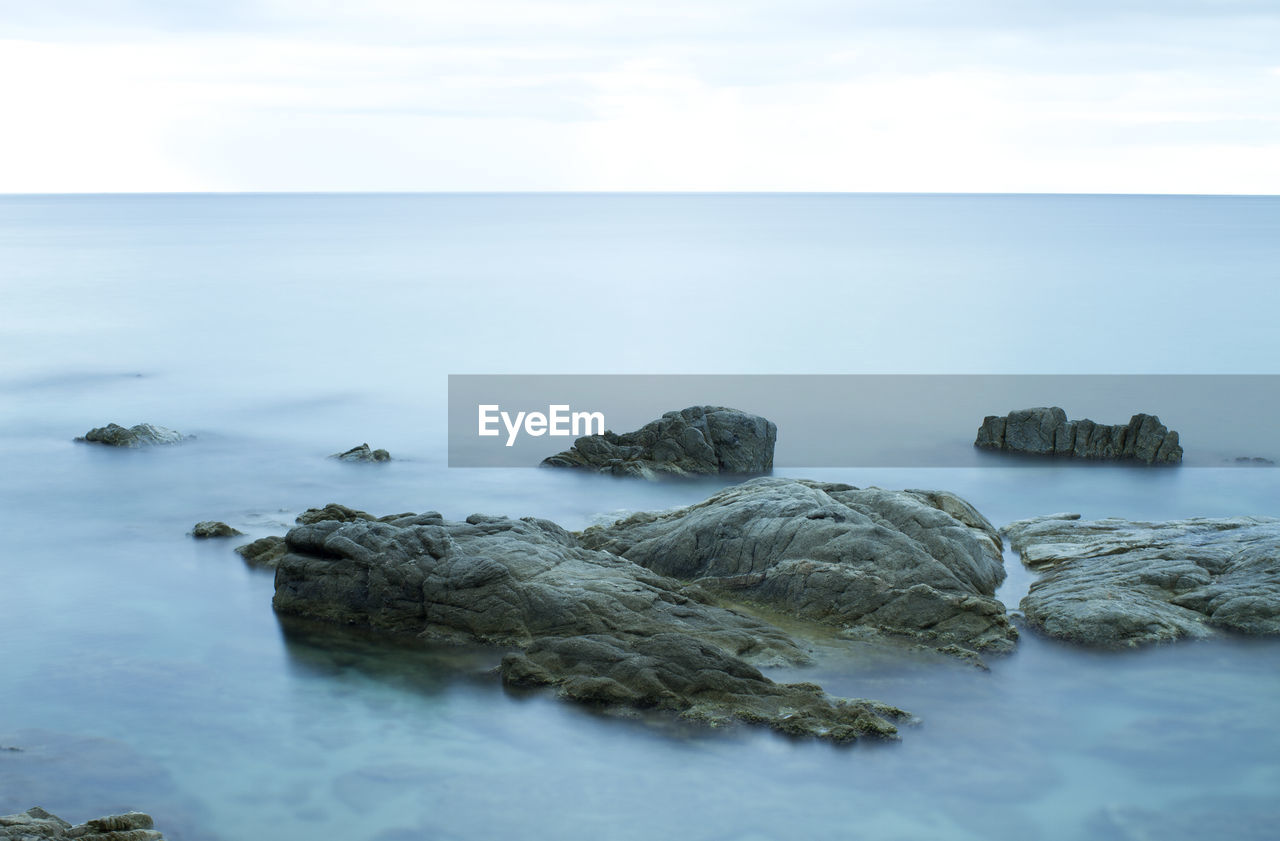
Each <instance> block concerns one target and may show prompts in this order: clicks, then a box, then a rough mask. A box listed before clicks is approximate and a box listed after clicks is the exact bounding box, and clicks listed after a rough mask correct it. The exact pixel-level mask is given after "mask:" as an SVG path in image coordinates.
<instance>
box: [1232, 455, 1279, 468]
mask: <svg viewBox="0 0 1280 841" xmlns="http://www.w3.org/2000/svg"><path fill="white" fill-rule="evenodd" d="M1236 464H1245V465H1249V466H1250V467H1275V465H1276V463H1275V462H1274V461H1272V460H1271V459H1269V458H1263V457H1262V456H1236Z"/></svg>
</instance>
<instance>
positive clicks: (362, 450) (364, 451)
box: [329, 444, 391, 462]
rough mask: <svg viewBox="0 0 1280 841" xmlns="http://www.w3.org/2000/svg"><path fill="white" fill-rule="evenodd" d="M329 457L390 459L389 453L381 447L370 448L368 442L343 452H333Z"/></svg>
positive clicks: (355, 459) (373, 459)
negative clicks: (376, 448)
mask: <svg viewBox="0 0 1280 841" xmlns="http://www.w3.org/2000/svg"><path fill="white" fill-rule="evenodd" d="M329 458H336V459H337V460H338V461H369V462H373V461H391V453H389V452H387V451H386V450H381V449H379V450H371V449H369V445H368V444H361V445H360V446H358V447H352V448H351V449H349V450H347V451H346V452H345V453H334V454H333V455H331V456H329Z"/></svg>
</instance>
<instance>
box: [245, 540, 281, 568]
mask: <svg viewBox="0 0 1280 841" xmlns="http://www.w3.org/2000/svg"><path fill="white" fill-rule="evenodd" d="M285 551H286V549H285V545H284V538H283V537H278V536H276V535H269V536H267V537H260V538H258V539H257V540H255V541H253V542H252V543H246V544H245V545H243V546H237V547H236V554H237V555H239V556H240V557H242V558H244V562H245V563H246V564H248V565H249V566H251V567H267V568H268V569H274V568H275V566H276V564H277V563H278V562H279V561H280V559H281V558H283V557H284V553H285Z"/></svg>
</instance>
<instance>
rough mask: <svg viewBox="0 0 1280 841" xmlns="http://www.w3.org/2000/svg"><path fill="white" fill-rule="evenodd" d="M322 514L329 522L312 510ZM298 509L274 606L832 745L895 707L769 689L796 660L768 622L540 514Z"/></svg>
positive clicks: (508, 676)
mask: <svg viewBox="0 0 1280 841" xmlns="http://www.w3.org/2000/svg"><path fill="white" fill-rule="evenodd" d="M325 511H329V512H331V513H332V516H333V517H335V519H320V517H323V516H324V512H325ZM367 517H369V515H368V514H365V513H364V512H359V511H354V510H353V509H348V508H343V507H341V506H336V505H330V506H326V508H325V509H312V510H311V511H309V512H307V514H305V515H304V516H303V517H300V518H299V519H300V520H301V519H304V518H305V519H306V520H309V522H305V523H304V524H302V525H299V526H297V527H296V528H294V529H292V530H290V531H289V533H288V534H287V535H286V536H285V538H284V553H283V554H282V555H281V556H280V557H279V558H278V559H276V560H275V565H276V582H275V586H276V593H275V598H274V601H273V604H274V605H275V608H276V610H277V611H279V612H280V613H284V614H292V615H299V616H306V617H311V618H317V619H323V620H328V621H332V622H338V623H343V624H349V625H358V626H362V627H368V628H373V629H377V630H382V631H389V632H395V633H404V634H413V635H416V636H418V637H421V638H425V639H432V640H441V641H451V642H473V641H480V642H485V643H491V644H495V645H501V646H507V647H513V648H518V649H522V651H520V652H517V653H513V654H511V655H510V656H508V657H506V658H505V659H504V660H503V664H502V667H501V670H502V674H503V677H504V680H506V681H507V682H508V683H511V684H516V685H551V686H556V687H558V688H559V690H560V691H561V693H562V694H563V695H564V696H565V697H568V698H571V699H575V700H579V701H583V702H589V703H594V704H600V705H605V706H611V707H619V708H623V709H635V708H659V709H667V710H674V711H678V712H680V713H681V714H685V715H687V716H689V717H691V718H697V719H700V720H704V721H719V720H726V721H727V720H737V721H747V722H753V723H764V724H768V725H770V726H774V727H776V728H778V729H780V730H785V731H786V732H796V733H804V734H808V735H813V736H818V737H821V738H826V739H831V740H834V741H847V740H849V739H851V738H854V737H855V736H857V735H859V734H864V733H865V734H871V735H876V736H892V735H894V734H895V733H896V728H895V726H894V724H893V720H894V719H895V718H900V717H902V716H905V715H906V714H905V713H902V712H901V711H900V710H897V709H896V708H894V707H889V706H886V705H879V704H876V703H874V702H870V701H846V700H842V699H835V698H831V697H829V696H827V695H825V694H824V693H822V692H821V690H820V689H818V688H816V687H813V686H811V685H808V684H801V685H798V687H797V686H790V685H784V684H777V683H774V682H773V681H771V680H769V679H768V678H766V677H764V676H763V675H762V674H760V672H759V671H758V670H757V669H756V668H755V666H753V665H751V664H750V662H748V661H752V662H758V663H777V664H784V663H799V662H804V661H805V660H807V654H806V652H805V651H804V649H802V648H801V647H800V646H799V645H797V644H796V643H795V642H794V641H793V640H792V639H791V638H790V637H788V636H787V635H786V634H785V633H783V632H782V631H780V630H778V629H776V628H774V627H773V626H771V625H768V624H767V623H765V622H762V621H760V620H758V619H754V618H751V617H748V616H745V615H742V614H740V613H737V612H734V611H731V610H727V609H725V608H722V607H719V606H716V605H714V604H711V603H709V601H708V600H707V598H706V596H705V595H704V594H702V593H701V592H699V591H698V590H697V589H696V588H686V587H685V586H684V585H683V584H682V583H681V582H679V581H675V580H673V579H670V578H667V577H665V576H662V575H659V574H657V573H654V572H652V571H651V570H648V569H645V568H644V567H642V566H640V565H639V564H636V563H633V562H631V561H629V560H626V559H624V558H620V557H618V556H616V555H613V554H611V553H609V552H603V551H598V550H594V549H590V548H586V547H584V546H583V545H581V544H580V542H579V541H578V539H577V538H576V537H575V536H574V535H572V534H570V533H569V532H567V531H565V530H564V529H562V528H561V527H560V526H558V525H556V524H555V523H552V522H549V521H547V520H539V519H534V518H524V519H520V520H513V519H509V518H506V517H491V516H485V515H479V514H475V515H472V516H471V517H468V518H467V520H466V521H465V522H454V521H447V520H445V519H443V518H442V517H441V516H440V515H439V514H438V513H435V512H428V513H425V514H417V515H397V516H395V517H390V518H382V519H376V520H375V519H366V518H367Z"/></svg>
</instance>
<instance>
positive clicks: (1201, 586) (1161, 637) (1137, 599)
mask: <svg viewBox="0 0 1280 841" xmlns="http://www.w3.org/2000/svg"><path fill="white" fill-rule="evenodd" d="M1003 532H1004V534H1005V535H1006V536H1007V537H1008V538H1009V540H1010V543H1011V545H1012V546H1013V548H1014V549H1016V550H1017V551H1018V552H1019V553H1020V554H1021V556H1022V562H1023V563H1024V564H1026V565H1027V566H1028V567H1030V568H1032V569H1035V570H1039V571H1042V572H1043V573H1044V575H1043V576H1042V577H1041V578H1040V579H1038V580H1037V581H1036V582H1035V583H1033V584H1032V585H1031V589H1030V591H1029V592H1028V594H1027V596H1026V598H1024V599H1023V600H1022V605H1021V607H1022V611H1023V613H1024V614H1025V615H1026V618H1027V621H1028V622H1029V623H1031V624H1032V625H1034V626H1035V627H1037V628H1040V629H1041V630H1042V631H1044V632H1045V633H1046V634H1049V635H1050V636H1054V637H1058V638H1061V639H1065V640H1071V641H1072V642H1078V643H1082V644H1085V645H1093V646H1103V647H1112V646H1137V645H1142V644H1144V643H1152V642H1163V641H1167V640H1174V639H1179V638H1182V637H1192V638H1199V637H1206V636H1209V635H1211V634H1213V633H1214V629H1224V630H1229V631H1235V632H1238V633H1243V634H1280V519H1274V518H1267V517H1232V518H1223V519H1203V518H1197V519H1189V520H1173V521H1169V522H1161V523H1144V522H1132V521H1129V520H1119V519H1106V520H1081V519H1080V518H1079V515H1077V514H1055V515H1051V516H1047V517H1037V518H1034V519H1030V520H1021V521H1018V522H1016V523H1011V524H1009V525H1008V526H1005V528H1004V529H1003Z"/></svg>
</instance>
